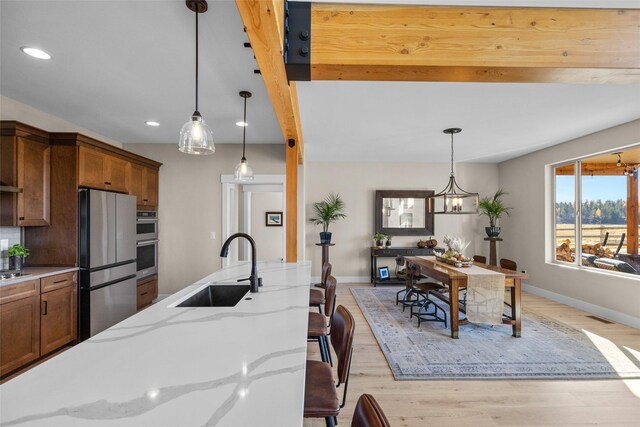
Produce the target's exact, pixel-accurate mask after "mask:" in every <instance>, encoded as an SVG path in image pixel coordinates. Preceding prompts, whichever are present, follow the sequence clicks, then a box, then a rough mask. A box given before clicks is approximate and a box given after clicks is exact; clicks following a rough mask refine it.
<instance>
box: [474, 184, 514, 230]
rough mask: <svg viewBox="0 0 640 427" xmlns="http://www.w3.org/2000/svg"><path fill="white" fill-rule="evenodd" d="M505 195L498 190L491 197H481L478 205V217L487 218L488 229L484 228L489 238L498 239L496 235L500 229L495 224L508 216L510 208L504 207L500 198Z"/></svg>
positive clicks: (502, 191)
mask: <svg viewBox="0 0 640 427" xmlns="http://www.w3.org/2000/svg"><path fill="white" fill-rule="evenodd" d="M505 194H507V193H506V192H505V191H504V190H502V189H500V190H498V191H496V193H495V194H494V195H493V197H489V196H487V197H483V198H482V200H480V203H479V204H478V208H479V210H480V215H486V216H488V217H489V227H485V228H484V230H485V232H486V233H487V236H489V237H498V235H500V227H496V223H497V221H498V220H499V219H500V217H502V215H504V214H507V215H509V211H510V210H511V208H509V207H506V206H505V205H504V202H503V201H502V196H504V195H505Z"/></svg>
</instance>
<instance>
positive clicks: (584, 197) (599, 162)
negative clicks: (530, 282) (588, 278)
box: [553, 148, 640, 274]
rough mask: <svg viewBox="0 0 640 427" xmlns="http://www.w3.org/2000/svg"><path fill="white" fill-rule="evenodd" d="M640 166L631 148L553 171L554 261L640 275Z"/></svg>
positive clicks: (638, 155)
mask: <svg viewBox="0 0 640 427" xmlns="http://www.w3.org/2000/svg"><path fill="white" fill-rule="evenodd" d="M638 164H640V148H631V149H626V150H624V151H620V152H613V153H608V154H603V155H598V156H593V157H588V158H584V159H581V160H579V161H576V162H574V163H569V164H562V165H558V166H555V167H554V169H553V171H554V189H555V191H554V203H555V204H554V208H555V215H554V219H555V224H554V245H555V258H554V259H555V261H557V262H561V263H573V264H576V265H581V266H583V267H587V268H593V269H604V270H610V271H616V272H620V273H628V274H640V256H639V255H638V206H639V203H638ZM576 171H579V173H576ZM578 204H579V205H578ZM577 205H578V206H579V208H578V209H576V206H577ZM576 242H580V244H579V245H577V244H576Z"/></svg>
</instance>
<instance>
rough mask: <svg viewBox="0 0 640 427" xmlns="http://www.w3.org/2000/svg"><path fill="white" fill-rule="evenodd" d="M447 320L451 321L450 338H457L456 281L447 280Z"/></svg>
mask: <svg viewBox="0 0 640 427" xmlns="http://www.w3.org/2000/svg"><path fill="white" fill-rule="evenodd" d="M449 298H450V300H451V301H449V308H450V312H449V321H450V322H451V338H458V282H456V281H455V280H450V281H449Z"/></svg>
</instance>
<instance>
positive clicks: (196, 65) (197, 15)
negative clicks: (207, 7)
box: [196, 7, 198, 111]
mask: <svg viewBox="0 0 640 427" xmlns="http://www.w3.org/2000/svg"><path fill="white" fill-rule="evenodd" d="M196 111H198V8H197V7H196Z"/></svg>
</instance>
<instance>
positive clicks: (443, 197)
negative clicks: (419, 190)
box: [428, 128, 478, 214]
mask: <svg viewBox="0 0 640 427" xmlns="http://www.w3.org/2000/svg"><path fill="white" fill-rule="evenodd" d="M443 132H444V133H446V134H448V135H451V175H450V176H449V184H448V185H447V186H446V187H445V189H444V190H442V191H441V192H439V193H438V194H434V195H433V196H430V197H429V206H428V208H429V213H434V214H473V213H478V193H470V192H468V191H465V190H463V189H462V188H460V186H459V185H458V183H457V182H456V177H455V174H454V173H453V135H454V134H456V133H460V132H462V129H460V128H450V129H445V130H443Z"/></svg>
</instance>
